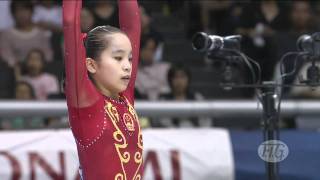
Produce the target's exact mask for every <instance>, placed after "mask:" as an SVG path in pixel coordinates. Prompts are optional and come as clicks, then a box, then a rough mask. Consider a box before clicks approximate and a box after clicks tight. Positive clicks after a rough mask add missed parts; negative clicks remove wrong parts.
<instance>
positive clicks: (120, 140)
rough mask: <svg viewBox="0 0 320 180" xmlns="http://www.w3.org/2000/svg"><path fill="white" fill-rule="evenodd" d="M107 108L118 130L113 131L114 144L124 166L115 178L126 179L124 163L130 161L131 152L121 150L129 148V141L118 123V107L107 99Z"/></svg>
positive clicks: (116, 179)
mask: <svg viewBox="0 0 320 180" xmlns="http://www.w3.org/2000/svg"><path fill="white" fill-rule="evenodd" d="M105 110H106V112H107V114H108V116H109V117H110V119H111V121H112V124H113V126H114V127H115V128H116V131H115V132H113V138H114V140H115V141H116V143H114V146H115V148H116V150H117V153H118V156H119V158H120V162H121V168H122V173H118V174H117V175H116V176H115V177H114V179H115V180H126V179H127V174H126V171H125V169H124V164H126V163H128V162H129V160H130V153H129V152H127V151H124V152H123V153H121V151H120V150H121V149H125V148H127V146H128V143H127V140H126V138H125V136H124V135H123V133H122V132H121V130H120V128H119V127H118V125H117V122H119V113H118V111H117V109H116V107H114V106H113V105H112V103H111V102H108V101H106V106H105ZM119 178H120V179H119Z"/></svg>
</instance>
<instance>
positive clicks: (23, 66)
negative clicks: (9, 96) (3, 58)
mask: <svg viewBox="0 0 320 180" xmlns="http://www.w3.org/2000/svg"><path fill="white" fill-rule="evenodd" d="M32 53H39V54H40V56H41V63H42V65H43V67H42V71H43V70H44V69H45V67H46V60H45V58H46V57H45V55H44V52H43V51H42V50H40V49H31V50H30V51H29V52H28V54H27V56H26V59H25V61H24V63H23V64H22V74H26V73H27V64H28V61H29V58H30V56H31V54H32Z"/></svg>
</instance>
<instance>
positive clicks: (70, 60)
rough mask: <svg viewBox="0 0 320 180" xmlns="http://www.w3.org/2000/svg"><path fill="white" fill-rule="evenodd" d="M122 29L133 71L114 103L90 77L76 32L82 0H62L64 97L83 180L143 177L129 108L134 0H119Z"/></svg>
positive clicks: (135, 36) (136, 24) (136, 39)
mask: <svg viewBox="0 0 320 180" xmlns="http://www.w3.org/2000/svg"><path fill="white" fill-rule="evenodd" d="M118 4H119V19H120V28H121V30H122V31H124V32H125V33H126V34H127V35H128V37H129V39H130V41H131V44H132V48H133V61H132V74H131V80H130V83H129V85H128V88H127V89H126V90H125V91H124V92H122V93H120V100H119V101H115V100H112V99H110V98H108V97H106V96H104V95H102V94H101V93H100V92H99V91H98V90H97V89H96V88H95V86H94V85H93V83H92V82H91V81H90V80H89V77H88V75H87V69H86V65H85V58H86V54H85V48H84V45H83V38H82V34H81V31H80V11H81V7H82V2H81V1H76V0H72V1H71V0H65V1H63V27H64V29H63V31H64V37H65V67H66V88H65V89H66V96H67V104H68V111H69V122H70V126H71V130H72V133H73V135H74V137H75V139H76V142H77V148H78V156H79V160H80V165H81V167H82V170H83V171H82V172H83V173H82V174H83V178H84V179H85V180H110V179H117V180H118V179H119V180H120V179H123V180H129V179H130V180H131V179H141V175H142V169H143V167H142V135H141V130H140V126H139V122H138V117H137V115H136V112H135V110H134V108H133V103H134V94H133V93H134V83H135V78H136V72H137V65H138V56H139V47H140V44H139V43H140V17H139V9H138V4H137V1H136V0H130V1H126V0H118Z"/></svg>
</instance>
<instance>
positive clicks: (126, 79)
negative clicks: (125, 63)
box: [121, 75, 131, 81]
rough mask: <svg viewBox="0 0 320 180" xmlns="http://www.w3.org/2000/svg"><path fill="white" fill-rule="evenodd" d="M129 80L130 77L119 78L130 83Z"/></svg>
mask: <svg viewBox="0 0 320 180" xmlns="http://www.w3.org/2000/svg"><path fill="white" fill-rule="evenodd" d="M130 78H131V76H130V75H127V76H122V77H121V80H124V81H130Z"/></svg>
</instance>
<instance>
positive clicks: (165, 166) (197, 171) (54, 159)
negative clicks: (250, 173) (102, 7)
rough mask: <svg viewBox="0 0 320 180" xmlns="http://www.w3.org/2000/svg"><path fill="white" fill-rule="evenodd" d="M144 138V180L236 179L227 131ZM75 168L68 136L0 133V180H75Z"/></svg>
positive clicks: (150, 133) (156, 133) (155, 133)
mask: <svg viewBox="0 0 320 180" xmlns="http://www.w3.org/2000/svg"><path fill="white" fill-rule="evenodd" d="M143 138H144V139H143V140H144V149H145V151H144V167H145V168H144V174H145V176H144V179H145V180H153V179H155V180H208V179H214V180H233V179H235V178H234V176H235V175H234V172H235V170H234V160H233V151H232V144H231V140H230V136H229V132H228V131H227V130H224V129H200V130H199V129H198V130H197V129H184V130H173V129H171V130H168V129H166V130H165V129H164V130H160V129H159V130H157V129H147V130H144V132H143ZM92 165H93V166H94V163H93V164H92ZM78 166H79V163H78V156H77V150H76V144H75V141H74V139H73V136H72V134H71V131H69V130H45V131H18V132H17V131H11V132H9V131H7V132H5V131H4V132H1V133H0V179H1V180H29V179H30V180H47V179H48V180H52V179H55V180H64V179H68V180H78V179H79V175H78Z"/></svg>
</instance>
